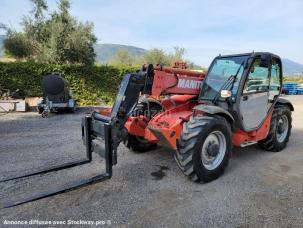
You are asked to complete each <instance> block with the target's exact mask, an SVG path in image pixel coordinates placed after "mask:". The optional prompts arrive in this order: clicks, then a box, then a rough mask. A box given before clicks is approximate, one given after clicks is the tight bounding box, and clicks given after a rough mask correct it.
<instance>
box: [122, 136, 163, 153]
mask: <svg viewBox="0 0 303 228" xmlns="http://www.w3.org/2000/svg"><path fill="white" fill-rule="evenodd" d="M125 145H126V147H127V148H129V149H131V150H132V151H134V152H139V153H142V152H147V151H150V150H153V149H155V148H156V147H157V144H156V143H150V142H148V141H147V140H146V139H144V138H143V137H141V136H136V135H131V134H128V136H127V140H126V141H125Z"/></svg>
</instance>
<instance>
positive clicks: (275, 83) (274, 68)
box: [269, 59, 281, 91]
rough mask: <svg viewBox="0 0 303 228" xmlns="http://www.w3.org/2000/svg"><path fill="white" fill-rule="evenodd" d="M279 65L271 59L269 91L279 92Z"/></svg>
mask: <svg viewBox="0 0 303 228" xmlns="http://www.w3.org/2000/svg"><path fill="white" fill-rule="evenodd" d="M280 74H281V69H280V64H279V63H278V61H277V60H275V59H273V61H272V65H271V77H270V85H269V90H270V91H279V90H280Z"/></svg>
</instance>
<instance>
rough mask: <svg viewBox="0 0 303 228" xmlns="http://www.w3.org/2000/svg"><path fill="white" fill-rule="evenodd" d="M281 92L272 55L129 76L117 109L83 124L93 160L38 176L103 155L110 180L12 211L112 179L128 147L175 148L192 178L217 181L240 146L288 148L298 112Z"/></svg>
mask: <svg viewBox="0 0 303 228" xmlns="http://www.w3.org/2000/svg"><path fill="white" fill-rule="evenodd" d="M183 68H184V67H183ZM281 89H282V64H281V59H280V58H279V57H278V56H277V55H274V54H271V53H267V52H253V53H248V54H237V55H227V56H221V55H220V56H218V57H216V58H215V59H214V60H213V62H212V63H211V65H210V67H209V70H208V72H207V74H206V75H205V74H204V73H200V72H196V71H192V70H187V69H181V68H176V67H162V66H155V67H153V65H144V66H143V67H142V69H141V70H140V71H139V72H137V73H132V74H127V75H125V77H124V79H123V81H122V82H121V85H120V88H119V92H118V95H117V98H116V100H115V103H114V105H113V107H112V108H101V109H99V110H97V111H95V112H93V113H92V115H91V116H87V117H85V118H84V119H83V120H82V139H83V142H84V144H85V146H86V152H87V159H86V160H85V161H80V162H75V163H70V164H66V165H64V166H59V167H54V168H52V169H50V170H42V171H40V172H38V173H39V174H41V173H45V172H50V171H53V170H59V169H64V168H69V167H73V166H76V165H79V164H83V163H88V162H90V161H91V160H92V152H95V153H97V154H99V155H100V156H101V157H103V158H104V160H105V164H106V168H105V173H104V174H100V175H98V176H95V177H92V178H90V179H85V180H80V181H77V182H74V183H71V184H70V185H68V186H65V187H63V188H59V189H53V190H51V191H49V192H44V193H40V194H38V195H35V196H32V197H29V198H27V199H22V200H19V201H15V202H10V203H8V204H6V206H14V205H18V204H21V203H25V202H29V201H33V200H36V199H40V198H44V197H47V196H50V195H55V194H58V193H62V192H65V191H68V190H72V189H75V188H78V187H81V186H84V185H88V184H92V183H95V182H99V181H103V180H105V179H109V178H111V176H112V166H113V165H116V164H117V149H118V146H119V144H120V143H121V142H124V143H125V145H126V146H127V147H128V148H130V149H131V150H134V151H137V152H144V151H148V150H152V149H154V148H155V147H156V146H157V145H162V146H165V147H168V148H171V149H174V150H175V154H174V157H175V160H176V163H177V165H178V166H179V167H180V169H181V170H182V172H183V173H184V174H185V175H186V176H188V177H189V178H190V179H191V180H193V181H196V182H209V181H212V180H214V179H216V178H218V177H219V176H220V175H221V174H222V173H223V172H224V170H225V168H226V166H227V164H228V161H229V159H230V156H231V152H232V147H233V146H235V147H246V146H249V145H252V144H258V145H259V146H260V147H261V148H263V149H265V150H268V151H274V152H278V151H281V150H282V149H284V148H285V146H286V144H287V142H288V139H289V136H290V133H291V126H292V125H291V124H292V118H291V112H292V111H294V108H293V105H292V104H291V103H290V102H289V101H288V100H285V99H283V98H281V97H279V95H280V94H281ZM35 174H37V172H36V173H33V174H27V175H23V176H22V177H24V176H31V175H35ZM16 178H20V176H19V177H16Z"/></svg>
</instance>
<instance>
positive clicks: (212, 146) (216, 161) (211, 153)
mask: <svg viewBox="0 0 303 228" xmlns="http://www.w3.org/2000/svg"><path fill="white" fill-rule="evenodd" d="M225 153H226V139H225V136H224V134H223V133H222V132H221V131H213V132H212V133H210V134H209V135H208V136H207V138H206V139H205V141H204V143H203V146H202V148H201V159H202V163H203V165H204V167H205V168H206V169H208V170H214V169H216V168H217V167H218V166H219V165H220V164H221V162H222V161H223V159H224V155H225Z"/></svg>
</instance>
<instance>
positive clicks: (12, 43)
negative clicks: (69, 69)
mask: <svg viewBox="0 0 303 228" xmlns="http://www.w3.org/2000/svg"><path fill="white" fill-rule="evenodd" d="M31 2H32V4H33V9H32V10H31V11H30V15H29V16H27V17H24V18H23V19H22V23H21V24H22V26H23V32H21V33H17V32H15V31H13V30H12V29H7V35H8V36H7V39H6V40H5V49H6V51H7V53H9V54H10V55H12V56H13V57H16V58H19V57H20V56H22V58H25V59H33V60H36V61H39V62H45V63H59V64H65V63H81V64H93V63H94V60H95V57H96V54H95V52H94V44H95V43H96V41H97V38H96V37H95V35H94V34H93V24H92V23H88V22H86V23H82V22H78V21H77V20H76V19H75V18H74V17H72V16H71V15H70V13H69V11H70V1H69V0H60V1H59V3H58V10H57V11H55V12H53V13H51V14H50V16H48V17H46V16H45V13H46V12H48V11H47V10H48V7H47V4H46V1H45V0H31ZM16 47H19V48H20V49H21V50H22V51H18V49H17V48H16Z"/></svg>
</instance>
